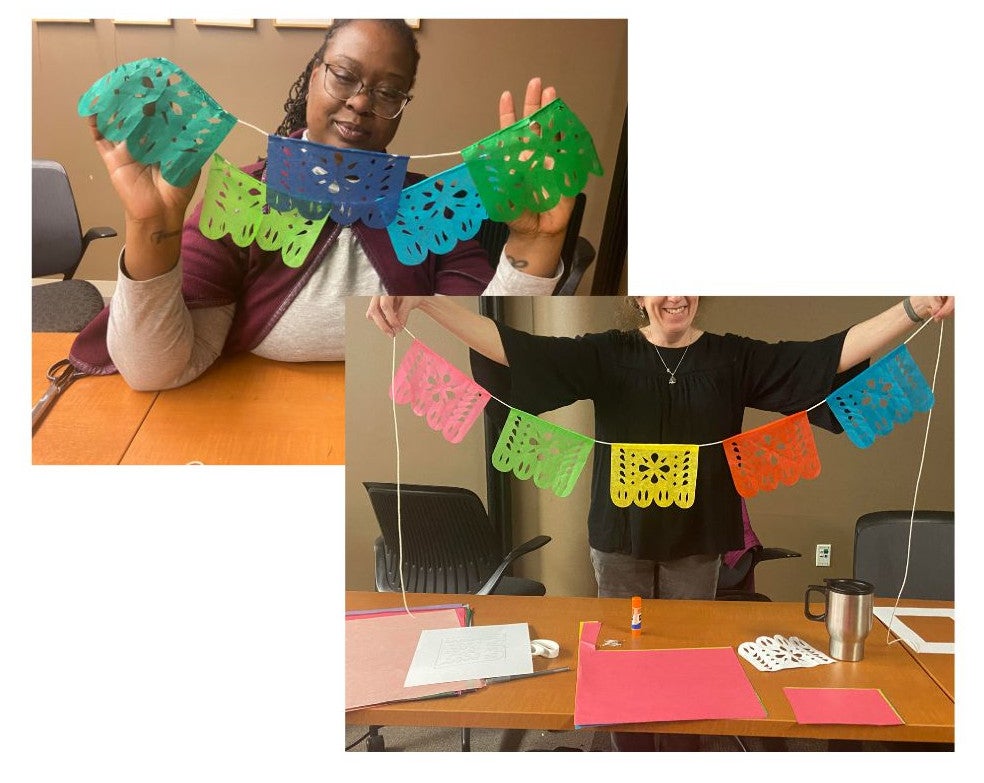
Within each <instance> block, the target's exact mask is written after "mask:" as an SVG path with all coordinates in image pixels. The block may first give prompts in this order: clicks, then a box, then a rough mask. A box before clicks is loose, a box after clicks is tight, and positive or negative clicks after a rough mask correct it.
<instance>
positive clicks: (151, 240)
mask: <svg viewBox="0 0 984 783" xmlns="http://www.w3.org/2000/svg"><path fill="white" fill-rule="evenodd" d="M88 122H89V130H90V132H91V133H92V139H93V141H94V142H95V145H96V150H97V151H98V152H99V156H100V157H101V158H102V160H103V164H104V165H105V166H106V171H107V172H108V173H109V180H110V182H112V184H113V189H114V190H115V191H116V195H117V196H119V199H120V202H122V204H123V212H124V218H125V224H126V229H125V238H126V273H127V275H128V276H130V277H132V278H133V279H135V280H148V279H150V278H152V277H157V276H158V275H161V274H165V273H166V272H169V271H170V270H172V269H174V267H175V266H176V265H177V263H178V258H179V256H180V252H181V235H182V227H183V225H184V220H185V212H187V210H188V205H189V204H190V203H191V199H192V198H193V197H194V195H195V188H196V186H197V185H198V179H199V177H200V176H201V173H200V172H199V174H196V175H195V177H194V178H193V179H192V180H191V182H189V183H188V184H187V185H185V186H184V187H180V188H178V187H175V186H174V185H172V184H170V183H169V182H167V180H165V179H164V177H163V175H162V174H161V168H160V166H159V165H157V164H153V165H148V164H146V163H141V162H140V161H138V160H135V159H134V158H133V156H132V155H130V152H129V150H128V149H127V147H126V142H114V141H111V140H109V139H107V138H106V137H105V136H103V135H102V133H101V132H100V131H99V128H98V126H97V125H96V118H95V116H91V117H89V118H88Z"/></svg>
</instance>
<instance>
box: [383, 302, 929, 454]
mask: <svg viewBox="0 0 984 783" xmlns="http://www.w3.org/2000/svg"><path fill="white" fill-rule="evenodd" d="M930 323H932V322H931V321H925V322H924V323H923V324H921V325H920V326H919V328H918V329H916V330H915V331H914V332H913V333H912V334H911V335H909V336H908V337H907V338H906V339H905V341H904V343H903V345H904V344H905V343H908V342H909V340H911V339H912V338H913V337H915V336H916V335H917V334H919V332H921V331H922V330H923V329H925V328H926V327H927V326H928V325H929V324H930ZM403 331H405V332H406V333H407V334H408V335H410V338H411V339H413V340H416V339H417V338H416V337H414V335H413V332H411V331H410V330H409V329H407V327H406V326H404V327H403ZM942 340H943V324H942V321H941V322H940V349H941V350H942V345H943V343H942ZM393 341H394V343H395V342H396V338H395V337H394V340H393ZM939 362H940V357H939V354H937V356H936V368H937V369H939ZM933 383H934V384H935V383H936V377H935V375H934V376H933ZM484 391H485V392H486V394H488V395H489V397H491V398H492V399H493V400H495V401H496V402H497V403H499V404H500V405H504V406H505V407H507V408H509V409H510V410H514V411H517V412H519V413H522V414H523V415H524V416H532V415H533V414H530V413H527V412H526V411H524V410H520V409H519V408H516V407H514V406H512V405H510V404H509V403H508V402H506V401H505V400H500V399H499V398H498V397H496V396H495V395H494V394H492V392H490V391H489V390H488V389H485V390H484ZM827 399H828V398H827V397H824V398H823V399H822V400H820V402H817V403H815V404H814V405H811V406H810V407H809V408H807V409H806V410H805V411H804V412H805V413H809V412H810V411H812V410H814V409H816V408H819V407H820V406H821V405H824V404H826V402H827ZM927 424H928V422H927ZM583 437H587V436H586V435H585V436H583ZM728 439H729V438H722V439H721V440H715V441H712V442H710V443H698V444H697V445H696V447H695V448H698V449H704V448H708V447H709V446H720V445H722V444H723V443H724V442H725V441H726V440H728ZM589 440H594V442H595V443H597V444H601V445H603V446H614V445H615V443H614V442H609V441H607V440H597V439H595V438H589Z"/></svg>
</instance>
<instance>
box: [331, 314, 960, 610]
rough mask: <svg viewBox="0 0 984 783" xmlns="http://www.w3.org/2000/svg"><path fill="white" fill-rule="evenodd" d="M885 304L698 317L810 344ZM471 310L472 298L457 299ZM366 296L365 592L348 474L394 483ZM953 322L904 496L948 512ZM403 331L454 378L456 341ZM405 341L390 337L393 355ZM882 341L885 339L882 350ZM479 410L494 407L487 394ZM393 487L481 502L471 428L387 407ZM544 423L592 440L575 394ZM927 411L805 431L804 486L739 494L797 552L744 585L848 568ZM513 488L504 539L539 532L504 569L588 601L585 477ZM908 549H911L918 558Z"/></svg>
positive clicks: (353, 550)
mask: <svg viewBox="0 0 984 783" xmlns="http://www.w3.org/2000/svg"><path fill="white" fill-rule="evenodd" d="M897 301H898V298H897V297H710V298H707V299H705V300H704V301H702V304H701V312H700V316H699V317H700V319H701V325H702V326H703V327H704V328H705V329H708V330H711V331H719V332H721V331H732V332H737V333H741V334H746V335H749V336H752V337H758V338H761V339H766V340H778V339H812V338H817V337H821V336H824V335H826V334H830V333H832V332H835V331H839V330H840V329H842V328H845V327H847V326H849V325H850V324H852V323H855V322H857V321H859V320H863V319H864V318H866V317H867V316H869V315H873V314H874V313H876V312H880V311H881V310H883V309H885V308H886V307H889V306H891V305H892V304H894V303H895V302H897ZM469 303H470V306H471V307H473V308H474V307H477V302H476V300H469ZM623 303H624V300H623V299H621V298H605V297H581V298H577V299H573V300H571V299H568V300H564V299H558V298H540V299H513V300H511V301H510V302H509V303H508V308H507V318H508V319H509V320H510V322H512V323H513V324H514V325H516V326H518V327H520V328H523V329H526V330H530V331H534V332H536V333H539V334H577V333H582V332H585V331H593V330H597V329H605V328H610V327H612V326H614V325H616V323H615V314H616V312H617V311H619V310H620V308H621V306H622V304H623ZM365 304H366V302H365V301H364V300H363V301H357V300H354V301H353V302H352V303H351V305H350V308H349V316H350V319H349V322H348V335H347V339H348V346H349V347H348V360H347V363H346V372H347V394H346V419H347V421H346V432H347V441H346V456H347V465H346V531H345V536H346V579H345V583H346V587H347V588H348V589H373V571H372V562H373V561H372V541H373V539H374V538H375V537H376V535H378V528H377V525H376V521H375V518H374V517H373V515H372V510H371V508H370V507H369V504H368V500H367V499H366V495H365V490H364V489H363V488H362V487H361V482H362V481H369V480H384V481H385V480H389V481H392V480H393V479H394V477H395V455H394V439H393V421H392V405H391V403H390V402H389V400H388V398H387V397H386V391H387V389H388V384H389V378H390V374H391V369H392V344H391V342H390V340H389V338H386V337H385V336H383V335H382V334H381V333H380V332H378V331H376V329H375V327H374V326H372V325H371V324H369V323H368V322H367V321H366V320H365V318H364V313H365V309H366V308H365ZM953 324H954V322H953V321H948V322H946V324H945V327H944V341H943V350H942V358H941V361H940V366H939V371H938V375H937V381H936V400H937V402H936V405H935V407H934V409H933V414H932V420H931V430H930V435H929V441H928V446H927V452H926V459H925V465H924V467H923V472H922V477H921V479H920V487H919V496H918V504H919V506H920V507H922V508H938V509H947V510H949V509H953V507H954V448H953V444H954V361H953V345H954V339H953V337H954V335H953ZM409 329H410V331H411V332H413V333H414V334H415V335H416V336H417V337H418V338H420V339H421V340H423V341H424V342H425V343H427V344H428V345H429V346H431V347H432V348H433V349H434V350H436V351H437V352H438V353H441V354H442V355H443V356H445V357H446V358H447V359H449V360H450V361H452V363H454V364H455V365H456V366H457V367H459V368H461V369H463V370H465V371H466V372H468V360H467V353H466V352H465V350H464V348H463V346H462V345H461V343H460V342H459V341H457V339H456V338H453V337H450V336H449V335H448V334H447V333H446V332H443V331H442V330H440V329H438V328H436V327H435V326H434V325H433V323H432V322H430V321H429V319H427V317H426V316H423V315H421V314H419V313H415V314H414V315H413V316H411V320H410V324H409ZM939 335H940V330H939V327H938V326H936V325H935V324H931V325H930V326H927V327H926V328H925V329H923V331H921V332H920V333H919V334H918V336H916V337H915V338H914V339H913V340H912V341H910V342H909V344H908V347H909V350H910V352H911V353H912V355H913V357H914V359H915V360H916V362H917V363H918V364H919V366H920V368H921V369H922V371H923V373H924V374H925V375H926V377H927V380H928V381H930V382H931V383H932V375H933V370H934V366H935V364H936V356H937V350H938V347H939ZM409 342H410V338H409V337H407V336H406V335H402V336H400V337H398V338H397V344H396V348H397V349H396V361H397V363H398V362H399V361H400V358H401V357H402V355H403V352H404V351H405V350H406V348H407V347H408V346H409ZM893 347H894V346H893ZM490 404H496V403H494V402H492V403H490ZM396 412H397V421H398V426H399V433H400V438H399V440H400V449H401V468H402V476H401V479H402V480H403V481H407V482H410V481H415V482H421V483H435V484H456V483H458V482H461V483H462V484H463V485H464V486H468V487H469V488H471V489H474V490H475V491H476V492H478V494H479V495H480V496H482V497H485V473H484V471H485V454H484V441H483V438H482V434H481V431H480V430H479V429H477V428H476V429H474V430H472V432H470V433H469V434H468V436H466V438H465V439H464V440H463V441H462V442H461V443H459V444H457V445H451V444H448V443H446V442H445V441H444V440H443V438H442V437H441V436H440V435H439V434H438V433H435V432H433V431H431V430H430V429H429V428H428V427H427V426H426V423H425V422H424V421H423V420H422V419H419V418H418V417H416V416H414V415H413V413H412V412H411V411H410V410H409V407H408V406H405V405H401V406H397V407H396ZM544 418H547V419H549V420H551V421H554V422H556V423H559V424H561V425H562V426H565V427H568V428H570V429H573V430H576V431H578V432H581V433H582V434H585V435H589V436H591V435H593V419H592V409H591V405H590V403H587V402H580V403H576V404H575V405H573V406H570V407H569V408H567V409H563V410H560V411H556V412H553V413H551V414H546V415H545V416H544ZM774 419H775V414H765V413H761V412H757V411H749V412H748V413H747V415H746V417H745V422H744V429H745V430H749V429H752V428H753V427H756V426H759V425H762V424H765V423H767V422H769V421H773V420H774ZM926 421H927V414H916V415H915V416H914V417H913V419H912V420H911V421H910V422H908V423H907V424H904V425H901V426H898V427H896V429H895V430H894V431H893V432H892V433H891V434H890V435H889V436H887V437H884V438H880V439H878V440H877V441H876V442H875V443H874V444H873V445H872V446H870V447H869V448H867V449H859V448H858V447H856V446H854V445H853V444H852V443H851V442H850V441H849V440H848V439H847V437H846V436H843V435H841V436H835V435H833V434H831V433H829V432H827V431H826V430H820V429H816V428H814V433H815V437H816V441H817V449H818V451H819V454H820V460H821V464H822V470H821V474H820V476H819V477H818V478H816V479H814V480H812V481H800V482H799V483H797V484H795V485H793V486H791V487H782V488H780V489H778V490H776V491H774V492H768V493H760V494H759V495H757V496H755V497H753V498H751V499H750V500H749V501H748V507H749V512H750V515H751V518H752V521H753V524H754V527H755V530H756V532H757V533H758V535H759V536H760V538H761V539H762V541H763V542H764V543H765V544H766V545H767V546H781V547H786V548H788V549H794V550H796V551H799V552H801V553H802V554H803V557H801V558H797V559H793V560H784V561H776V562H772V563H766V564H764V565H762V566H760V567H759V569H758V571H757V582H758V585H757V586H758V588H759V589H760V590H761V591H762V592H765V593H767V594H769V595H771V596H772V598H773V599H774V600H789V601H796V600H801V598H802V594H803V590H804V589H805V587H806V586H807V585H809V584H816V583H817V581H818V580H821V579H823V578H824V577H831V576H849V575H850V574H851V570H852V566H853V562H852V561H853V556H852V549H853V532H854V523H855V521H856V520H857V518H858V517H859V516H860V515H861V514H863V513H866V512H868V511H875V510H879V509H888V508H901V509H908V508H911V506H912V502H913V492H914V489H915V483H916V476H917V472H918V469H919V461H920V455H921V451H922V443H923V436H924V432H925V425H926ZM510 480H511V482H512V487H513V502H514V525H515V535H514V538H515V541H516V542H517V543H518V542H520V541H523V540H526V539H527V538H529V537H530V536H532V535H535V534H537V533H545V534H547V535H550V536H552V538H553V540H552V541H551V542H550V543H549V544H548V545H547V546H546V547H543V548H542V549H540V550H538V551H537V552H534V553H532V554H531V555H527V556H526V557H524V558H523V559H522V561H521V562H520V565H519V567H518V568H517V573H521V574H522V575H526V576H531V577H533V578H537V579H540V580H542V581H544V582H545V583H546V584H547V588H548V591H549V592H550V593H551V594H554V595H592V594H593V593H594V590H595V585H594V578H593V575H592V573H591V570H590V566H589V564H588V557H587V541H586V538H587V533H586V524H585V520H586V518H587V505H588V488H589V476H588V475H586V474H585V475H582V477H581V479H580V480H579V481H578V483H577V485H576V486H575V488H574V491H573V492H572V493H571V495H570V496H568V497H567V498H558V497H556V496H554V495H553V494H552V493H549V492H545V491H543V490H538V489H536V487H534V486H532V484H531V483H530V482H523V481H518V480H516V479H515V478H511V479H510ZM818 543H826V544H831V545H832V558H831V566H830V567H829V568H817V567H816V566H814V552H815V549H816V545H817V544H818ZM918 556H919V553H918V552H915V553H913V557H918Z"/></svg>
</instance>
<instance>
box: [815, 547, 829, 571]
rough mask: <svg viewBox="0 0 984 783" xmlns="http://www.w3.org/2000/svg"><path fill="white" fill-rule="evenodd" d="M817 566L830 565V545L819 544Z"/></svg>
mask: <svg viewBox="0 0 984 783" xmlns="http://www.w3.org/2000/svg"><path fill="white" fill-rule="evenodd" d="M817 565H818V566H829V565H830V544H817Z"/></svg>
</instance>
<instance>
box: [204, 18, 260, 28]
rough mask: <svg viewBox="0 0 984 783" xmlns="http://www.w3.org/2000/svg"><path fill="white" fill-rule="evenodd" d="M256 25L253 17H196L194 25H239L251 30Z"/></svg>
mask: <svg viewBox="0 0 984 783" xmlns="http://www.w3.org/2000/svg"><path fill="white" fill-rule="evenodd" d="M255 25H256V20H255V19H196V20H195V26H196V27H239V28H242V29H244V30H252V29H253V27H254V26H255Z"/></svg>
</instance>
